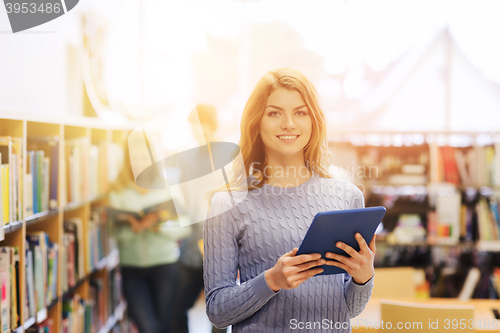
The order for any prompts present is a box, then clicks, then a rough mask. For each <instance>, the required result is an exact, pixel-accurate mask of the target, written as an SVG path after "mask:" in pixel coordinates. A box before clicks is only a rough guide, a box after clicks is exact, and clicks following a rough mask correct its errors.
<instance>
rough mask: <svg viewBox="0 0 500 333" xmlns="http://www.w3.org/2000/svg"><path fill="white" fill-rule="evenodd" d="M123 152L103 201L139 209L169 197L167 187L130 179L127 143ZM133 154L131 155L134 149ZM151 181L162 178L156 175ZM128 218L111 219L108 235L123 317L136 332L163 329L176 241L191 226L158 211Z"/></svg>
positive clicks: (167, 314) (175, 270)
mask: <svg viewBox="0 0 500 333" xmlns="http://www.w3.org/2000/svg"><path fill="white" fill-rule="evenodd" d="M124 151H125V154H124V163H123V168H122V170H121V171H120V173H119V175H118V177H117V179H116V181H115V182H114V183H113V184H112V187H111V188H112V191H111V192H110V195H109V205H110V206H111V207H112V208H115V209H119V210H127V211H135V212H139V211H141V210H142V209H144V208H147V207H150V206H153V205H156V204H160V203H162V202H165V201H168V200H170V199H171V194H170V192H169V191H168V190H147V189H143V188H141V187H139V186H138V185H137V184H136V183H135V181H134V175H133V172H132V166H131V160H130V154H129V149H128V147H125V149H124ZM145 153H146V152H145ZM139 154H140V152H139ZM133 155H134V158H136V156H137V154H136V152H134V154H133ZM151 182H152V184H153V182H164V180H163V179H161V178H160V177H158V178H157V179H152V180H151ZM151 187H153V186H151ZM179 218H182V216H180V217H179ZM128 222H129V223H128V224H123V223H114V222H112V223H111V234H112V236H114V237H115V238H116V240H117V243H118V250H119V253H120V266H121V272H122V284H123V293H124V297H125V300H126V301H127V307H128V313H129V316H130V318H131V319H132V320H133V321H134V323H135V324H136V325H137V327H138V329H139V331H140V332H141V333H169V332H171V327H170V325H171V324H170V321H171V320H170V318H171V313H172V310H173V303H174V302H173V299H174V295H175V286H176V285H177V279H178V268H177V260H178V257H179V247H178V242H177V241H178V240H180V239H182V238H185V237H187V236H188V235H189V234H190V231H191V230H190V228H189V227H180V225H179V222H178V220H176V221H161V220H160V218H159V215H158V213H149V214H147V215H145V216H143V218H142V219H141V220H137V219H136V218H134V217H133V215H129V216H128Z"/></svg>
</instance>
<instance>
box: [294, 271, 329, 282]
mask: <svg viewBox="0 0 500 333" xmlns="http://www.w3.org/2000/svg"><path fill="white" fill-rule="evenodd" d="M322 272H323V268H315V269H310V270H307V271H304V272H300V273H297V274H295V275H294V276H293V281H294V282H297V281H300V280H304V281H305V280H307V279H309V278H310V277H313V276H314V275H316V274H319V273H322Z"/></svg>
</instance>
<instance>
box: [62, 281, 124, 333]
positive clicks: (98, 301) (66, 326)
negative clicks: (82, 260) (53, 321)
mask: <svg viewBox="0 0 500 333" xmlns="http://www.w3.org/2000/svg"><path fill="white" fill-rule="evenodd" d="M108 278H109V280H110V281H113V282H112V284H111V285H110V287H111V289H110V290H112V292H110V293H111V294H114V295H115V296H116V297H109V295H111V294H109V295H108V300H109V301H108V304H106V301H105V299H106V295H105V289H104V283H105V281H104V280H103V279H102V278H91V279H90V282H89V294H88V297H87V298H85V299H83V298H81V296H80V295H79V294H76V293H75V294H74V295H72V297H71V298H69V299H66V300H64V302H63V321H62V332H63V333H66V332H67V333H97V332H98V331H99V330H100V329H101V328H102V327H103V326H104V325H106V323H107V320H108V314H109V315H113V314H114V313H115V310H116V309H117V307H118V304H120V303H121V301H122V296H121V289H120V288H121V282H120V275H119V273H116V272H114V271H113V273H112V274H110V275H109V276H108ZM115 278H117V280H115ZM115 293H117V294H115Z"/></svg>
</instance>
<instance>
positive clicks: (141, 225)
mask: <svg viewBox="0 0 500 333" xmlns="http://www.w3.org/2000/svg"><path fill="white" fill-rule="evenodd" d="M158 218H159V216H158V213H149V214H147V215H146V216H144V218H143V219H142V220H137V219H136V218H135V217H134V216H133V215H129V216H128V221H129V222H130V226H131V227H132V231H133V232H141V231H143V230H145V229H148V228H150V227H152V226H154V225H155V224H156V223H157V222H158Z"/></svg>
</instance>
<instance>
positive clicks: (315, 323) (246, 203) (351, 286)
mask: <svg viewBox="0 0 500 333" xmlns="http://www.w3.org/2000/svg"><path fill="white" fill-rule="evenodd" d="M240 193H241V192H240ZM233 195H238V192H233ZM228 207H231V200H230V198H229V195H228V193H226V192H219V193H216V194H215V195H214V197H213V199H212V204H211V210H212V212H213V214H211V216H214V217H212V218H208V219H207V220H206V221H205V225H204V247H205V248H204V252H205V257H204V279H205V300H206V306H207V314H208V317H209V318H210V320H211V321H212V323H213V324H214V325H215V326H217V327H226V326H229V325H232V329H233V332H235V333H238V332H298V331H307V332H350V331H351V328H350V325H349V322H350V318H352V317H355V316H357V315H358V314H359V313H361V311H362V310H363V309H364V307H365V306H366V303H367V302H368V300H369V298H370V295H371V290H372V287H373V278H372V279H370V280H369V281H368V282H367V283H365V284H364V285H358V284H356V283H354V282H353V281H352V278H351V277H350V276H349V275H348V274H336V275H326V276H323V275H321V276H314V277H312V278H310V279H308V280H306V281H305V282H303V283H302V284H301V285H300V286H299V287H297V288H294V289H288V290H285V289H282V290H280V291H278V292H274V291H273V290H272V289H270V288H269V286H268V285H267V283H266V280H265V278H264V272H265V271H266V270H267V269H269V268H271V267H273V266H274V265H275V264H276V262H277V261H278V259H279V257H280V256H282V255H283V254H285V253H286V252H289V251H290V250H292V249H293V248H294V247H299V246H300V243H301V241H302V239H303V238H304V236H305V234H306V232H307V230H308V228H309V226H310V225H311V223H312V220H313V218H314V216H315V215H316V213H318V212H322V211H332V210H343V209H353V208H362V207H364V200H363V194H362V193H361V191H360V190H359V189H358V188H357V187H356V186H354V184H351V183H349V182H347V181H343V180H337V179H329V178H322V177H319V176H317V175H313V176H312V177H311V178H310V179H309V180H307V181H306V182H305V183H303V184H301V185H299V186H297V187H292V188H279V187H274V186H271V185H264V186H263V187H262V188H260V189H255V190H252V191H249V192H248V196H247V197H246V198H245V199H244V200H243V201H242V202H241V203H240V204H239V205H237V206H236V207H233V208H231V209H229V210H227V209H228ZM225 210H227V211H225ZM224 211H225V212H224ZM218 212H223V213H222V214H218ZM238 270H239V272H240V282H241V283H240V284H239V283H237V275H238ZM308 323H309V324H308ZM307 325H308V326H307ZM307 327H310V328H312V329H310V330H306V328H307ZM300 328H304V329H303V330H302V329H300Z"/></svg>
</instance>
